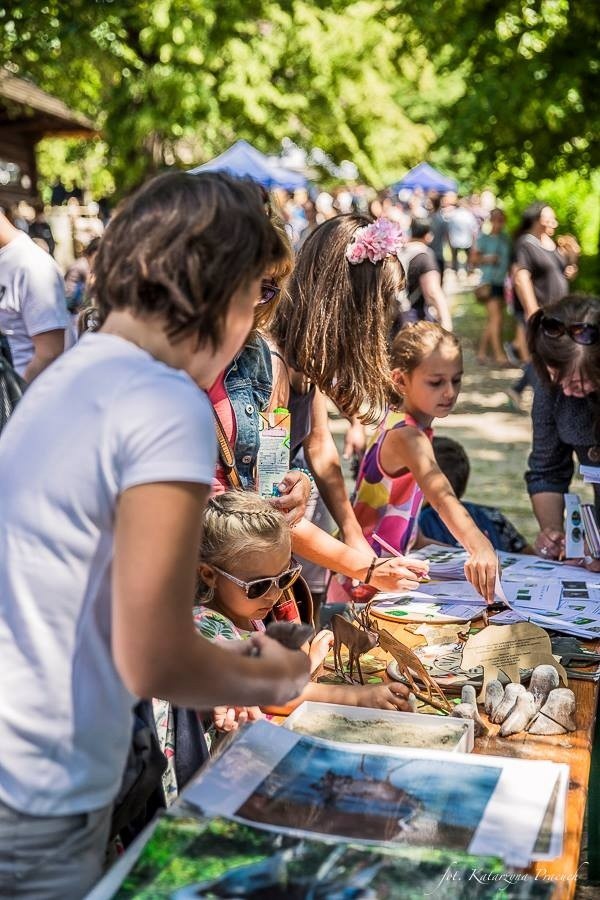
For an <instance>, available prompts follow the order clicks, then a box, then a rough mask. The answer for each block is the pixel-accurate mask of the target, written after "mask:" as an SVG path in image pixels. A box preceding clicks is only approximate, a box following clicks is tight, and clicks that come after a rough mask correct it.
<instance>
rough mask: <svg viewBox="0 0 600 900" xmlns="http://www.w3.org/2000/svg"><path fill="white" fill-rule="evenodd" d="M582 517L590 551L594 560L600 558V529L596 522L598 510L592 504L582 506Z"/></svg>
mask: <svg viewBox="0 0 600 900" xmlns="http://www.w3.org/2000/svg"><path fill="white" fill-rule="evenodd" d="M581 517H582V519H583V533H584V534H585V539H586V541H587V545H588V549H589V552H590V553H591V555H592V556H593V557H594V559H598V558H600V529H599V528H598V522H597V521H596V509H595V507H593V506H592V504H591V503H582V504H581Z"/></svg>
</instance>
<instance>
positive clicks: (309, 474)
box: [292, 466, 315, 490]
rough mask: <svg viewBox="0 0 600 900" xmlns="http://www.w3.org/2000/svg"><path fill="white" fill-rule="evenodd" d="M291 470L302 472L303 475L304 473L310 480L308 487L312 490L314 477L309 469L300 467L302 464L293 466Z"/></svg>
mask: <svg viewBox="0 0 600 900" xmlns="http://www.w3.org/2000/svg"><path fill="white" fill-rule="evenodd" d="M292 471H293V472H302V473H303V474H304V475H306V477H307V478H308V480H309V481H310V487H311V490H312V488H313V486H314V483H315V479H314V477H313V473H312V472H311V471H310V469H304V468H302V466H294V468H293V469H292Z"/></svg>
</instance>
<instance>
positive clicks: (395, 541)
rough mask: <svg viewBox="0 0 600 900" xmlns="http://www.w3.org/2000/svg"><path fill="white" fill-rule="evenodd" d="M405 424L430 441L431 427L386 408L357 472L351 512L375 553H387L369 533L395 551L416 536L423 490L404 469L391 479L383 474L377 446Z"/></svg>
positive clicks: (405, 548) (407, 547)
mask: <svg viewBox="0 0 600 900" xmlns="http://www.w3.org/2000/svg"><path fill="white" fill-rule="evenodd" d="M407 425H412V426H413V427H415V428H418V429H419V430H420V431H423V432H424V434H426V435H427V437H428V438H429V440H432V438H433V429H431V428H424V427H423V426H422V425H419V423H418V422H416V421H415V419H413V417H412V416H411V415H409V414H408V413H405V412H401V411H400V412H399V411H395V410H388V412H387V415H386V417H385V419H384V420H383V422H382V423H381V424H380V426H379V427H378V429H377V431H376V432H375V434H374V436H373V438H372V439H371V442H370V444H369V447H368V449H367V452H366V453H365V455H364V457H363V461H362V463H361V467H360V471H359V473H358V479H357V482H356V499H355V501H354V512H355V514H356V518H357V519H358V522H359V524H360V525H361V527H362V530H363V534H364V536H365V537H366V539H367V540H368V542H369V543H370V544H371V546H372V547H373V551H374V553H375V554H376V555H377V556H389V553H388V551H387V550H383V549H382V548H381V547H380V545H379V544H378V543H377V541H375V540H374V539H373V537H372V535H373V532H375V533H377V534H379V535H380V536H381V537H382V538H383V539H384V540H385V541H387V543H388V544H390V545H391V546H392V547H394V548H395V549H396V550H398V552H399V553H406V552H407V551H408V550H410V548H411V546H412V544H413V543H414V541H415V538H416V536H417V523H418V518H419V512H420V509H421V505H422V503H423V491H422V490H421V488H420V487H419V485H418V484H417V482H416V481H415V479H414V476H413V474H412V472H410V471H409V470H408V469H406V470H405V471H404V472H402V473H401V474H400V475H398V476H397V477H395V478H391V477H390V476H389V475H386V474H385V472H384V471H383V469H382V468H381V462H380V451H381V445H382V443H383V439H384V437H385V436H386V434H387V432H388V431H393V430H395V429H396V428H405V427H406V426H407Z"/></svg>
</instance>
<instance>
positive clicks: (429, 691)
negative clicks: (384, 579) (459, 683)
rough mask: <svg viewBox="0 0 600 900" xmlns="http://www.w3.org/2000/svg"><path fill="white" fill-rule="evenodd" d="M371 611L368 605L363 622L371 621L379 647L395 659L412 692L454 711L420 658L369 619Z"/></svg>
mask: <svg viewBox="0 0 600 900" xmlns="http://www.w3.org/2000/svg"><path fill="white" fill-rule="evenodd" d="M369 609H370V604H367V606H366V607H365V609H364V610H363V613H362V616H363V621H364V622H365V623H366V621H367V620H368V621H369V623H370V627H371V629H373V630H374V632H375V633H376V634H377V637H378V645H379V646H380V647H381V649H382V650H384V651H385V653H389V654H390V656H393V657H394V659H395V660H396V662H397V663H398V671H399V673H400V675H402V676H403V678H405V679H406V681H407V682H408V686H409V687H410V689H411V691H412V692H413V693H414V694H415V695H417V696H421V697H422V698H424V699H426V700H427V701H431V703H432V705H433V706H436V707H440V706H441V707H442V708H443V709H445V710H447V711H448V712H449V711H450V710H451V709H452V704H451V703H449V701H448V700H447V699H446V696H445V694H444V692H443V691H442V689H441V688H440V686H439V685H437V684H436V683H435V681H434V680H433V678H432V677H431V676H430V674H429V672H428V671H427V669H426V668H425V666H424V665H423V663H422V662H421V660H420V659H419V657H418V656H416V655H415V654H414V653H413V651H412V650H411V649H410V648H409V647H406V646H405V645H404V644H403V643H401V641H399V640H397V639H396V638H395V637H393V635H391V634H390V633H389V631H387V630H386V629H385V628H380V627H379V624H378V622H377V620H376V619H371V618H370V617H369ZM413 673H414V675H417V676H418V677H419V678H420V680H421V682H422V683H423V685H424V686H425V692H424V693H423V692H422V691H421V689H420V688H419V685H418V684H417V683H416V682H415V679H414V677H413Z"/></svg>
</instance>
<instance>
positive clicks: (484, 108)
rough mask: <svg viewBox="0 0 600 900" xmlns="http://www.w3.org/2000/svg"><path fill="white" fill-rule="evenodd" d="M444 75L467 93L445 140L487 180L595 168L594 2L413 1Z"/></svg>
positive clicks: (597, 29)
mask: <svg viewBox="0 0 600 900" xmlns="http://www.w3.org/2000/svg"><path fill="white" fill-rule="evenodd" d="M398 6H399V8H402V9H404V8H406V9H407V11H409V12H410V15H411V16H412V18H413V22H414V24H415V27H416V28H417V29H418V31H419V32H420V34H421V37H422V39H423V42H424V43H425V45H426V47H427V48H428V51H429V52H430V54H431V55H432V58H434V60H435V62H436V66H437V67H438V69H439V71H441V72H453V73H454V72H456V71H457V70H458V71H459V72H460V73H461V74H462V76H463V79H464V90H463V92H462V93H461V95H460V96H459V97H458V98H449V99H448V102H446V103H445V104H444V107H443V109H442V110H441V111H440V112H441V115H442V120H443V123H442V127H441V131H440V137H439V144H440V145H441V146H444V147H445V148H446V149H447V151H450V152H452V151H457V152H464V151H465V149H468V151H469V153H470V155H471V161H472V172H473V173H478V174H479V176H480V179H481V180H484V181H485V180H490V179H492V180H493V181H494V182H495V183H496V184H500V185H505V186H507V185H511V184H512V183H513V181H515V180H519V179H525V178H530V179H533V180H536V181H539V180H540V179H542V178H546V177H551V176H556V175H560V174H563V173H568V172H570V171H574V170H576V171H579V172H589V171H590V170H593V169H595V168H598V166H599V165H600V155H599V152H598V141H597V140H595V139H594V138H595V130H596V129H597V123H598V112H599V103H600V101H599V97H600V92H599V90H598V72H599V69H600V64H599V62H598V45H599V43H600V18H599V17H598V7H597V3H596V2H595V0H500V2H497V3H489V2H485V0H469V2H467V0H433V2H432V0H413V2H412V3H411V4H410V5H409V6H407V7H405V4H398Z"/></svg>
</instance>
